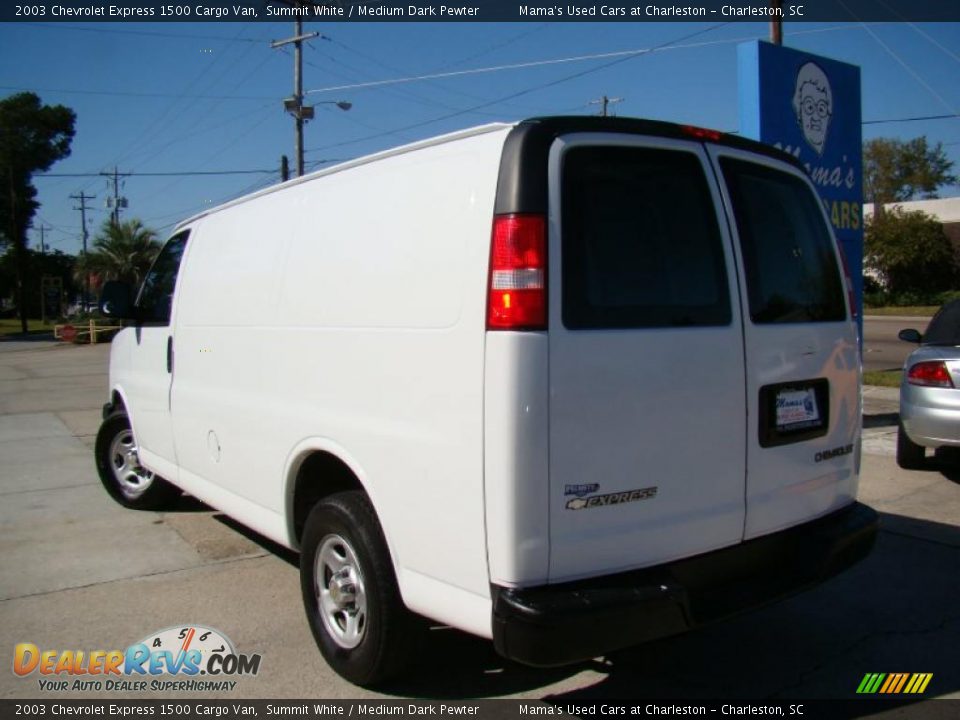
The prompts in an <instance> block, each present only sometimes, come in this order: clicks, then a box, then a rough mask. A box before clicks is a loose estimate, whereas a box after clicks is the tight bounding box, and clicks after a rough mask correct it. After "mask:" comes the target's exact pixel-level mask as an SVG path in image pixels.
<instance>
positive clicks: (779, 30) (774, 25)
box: [770, 0, 783, 45]
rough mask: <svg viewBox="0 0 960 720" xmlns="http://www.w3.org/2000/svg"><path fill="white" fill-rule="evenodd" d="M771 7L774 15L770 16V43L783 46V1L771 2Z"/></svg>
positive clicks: (771, 0)
mask: <svg viewBox="0 0 960 720" xmlns="http://www.w3.org/2000/svg"><path fill="white" fill-rule="evenodd" d="M770 7H771V9H773V10H774V13H773V14H772V15H771V16H770V17H771V20H770V42H772V43H773V44H774V45H783V17H782V16H781V15H780V13H781V12H783V0H770Z"/></svg>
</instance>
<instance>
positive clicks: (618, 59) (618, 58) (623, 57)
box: [308, 22, 730, 152]
mask: <svg viewBox="0 0 960 720" xmlns="http://www.w3.org/2000/svg"><path fill="white" fill-rule="evenodd" d="M729 24H730V22H723V23H717V24H716V25H711V26H710V27H708V28H704V29H701V30H697V31H695V32H692V33H688V34H687V35H683V36H681V37H679V38H677V39H675V40H668V41H667V42H665V43H663V44H661V45H656V46H654V47H651V48H648V49H645V50H633V51H629V52H627V53H626V54H625V53H623V52H620V53H608V54H607V57H611V56H615V57H614V59H613V60H611V61H609V62H605V63H602V64H600V65H596V66H594V67H592V68H587V69H586V70H581V71H579V72H575V73H573V74H571V75H566V76H564V77H561V78H557V79H556V80H551V81H549V82H545V83H540V84H539V85H533V86H531V87H528V88H526V89H524V90H519V91H518V92H514V93H510V94H509V95H505V96H503V97H501V98H497V99H494V100H490V101H489V102H485V103H481V104H479V105H476V106H474V107H471V108H467V109H465V110H460V111H457V112H453V113H449V114H447V115H443V116H440V117H435V118H431V119H429V120H423V121H421V122H417V123H413V124H411V125H405V126H404V127H402V128H396V129H395V130H393V131H391V132H390V134H392V133H394V132H403V131H406V130H413V129H415V128H420V127H423V126H425V125H432V124H433V123H437V122H442V121H444V120H449V119H451V118H454V117H458V116H460V115H465V114H467V113H470V112H473V111H474V110H480V109H482V108H485V107H490V106H491V105H497V104H499V103H501V102H503V101H505V100H513V99H514V98H518V97H522V96H524V95H528V94H530V93H532V92H536V91H538V90H545V89H547V88H550V87H554V86H555V85H560V84H561V83H565V82H569V81H570V80H575V79H577V78H580V77H584V76H586V75H590V74H592V73H595V72H599V71H601V70H606V69H607V68H610V67H613V66H614V65H619V64H621V63H624V62H627V61H628V60H633V59H634V58H637V57H640V56H642V55H648V54H650V53H654V52H656V51H657V50H660V49H663V48H666V47H673V46H676V44H677V43H682V42H683V41H684V40H688V39H690V38H694V37H697V36H698V35H704V34H706V33H708V32H713V31H714V30H716V29H718V28H721V27H725V26H726V25H729ZM384 134H386V133H380V134H379V135H371V136H367V137H362V138H356V139H354V140H345V141H343V142H339V143H333V144H330V145H324V146H322V147H319V148H313V149H312V150H308V152H317V151H319V150H327V149H330V148H335V147H342V146H344V145H353V144H356V143H359V142H365V141H368V140H376V139H378V138H380V137H382V136H383V135H384Z"/></svg>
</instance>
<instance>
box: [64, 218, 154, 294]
mask: <svg viewBox="0 0 960 720" xmlns="http://www.w3.org/2000/svg"><path fill="white" fill-rule="evenodd" d="M159 252H160V243H159V242H158V241H157V233H156V232H155V231H153V230H151V229H150V228H148V227H144V225H143V223H142V222H140V221H139V220H137V219H135V218H134V219H132V220H127V221H125V222H122V223H120V224H119V225H114V224H113V223H112V222H109V221H107V222H105V223H104V224H103V227H102V228H100V232H99V233H97V236H96V238H94V241H93V248H92V249H91V251H90V252H88V253H87V256H86V258H84V257H82V256H81V257H80V258H79V259H78V261H77V270H76V272H77V275H78V277H79V278H80V279H81V280H82V278H83V277H84V275H96V276H98V277H99V279H100V281H104V280H122V281H124V282H127V283H130V284H131V285H133V286H134V287H136V286H138V285H139V284H140V283H141V282H142V281H143V276H144V275H146V273H147V270H149V269H150V265H151V264H152V263H153V260H154V258H156V257H157V253H159Z"/></svg>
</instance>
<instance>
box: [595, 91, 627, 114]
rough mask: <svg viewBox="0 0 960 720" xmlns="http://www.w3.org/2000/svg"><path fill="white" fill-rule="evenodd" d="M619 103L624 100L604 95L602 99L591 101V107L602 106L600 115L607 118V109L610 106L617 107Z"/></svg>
mask: <svg viewBox="0 0 960 720" xmlns="http://www.w3.org/2000/svg"><path fill="white" fill-rule="evenodd" d="M618 102H623V98H619V97H615V98H612V97H607V96H606V95H604V96H602V97H600V98H599V99H597V100H591V101H590V104H591V105H600V106H601V108H600V115H601V117H607V114H608V113H607V108H608V106H609V105H616V104H617V103H618Z"/></svg>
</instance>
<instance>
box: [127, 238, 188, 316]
mask: <svg viewBox="0 0 960 720" xmlns="http://www.w3.org/2000/svg"><path fill="white" fill-rule="evenodd" d="M188 234H189V231H188V232H182V233H180V234H179V235H175V236H174V237H172V238H170V239H169V240H168V241H167V244H166V245H164V246H163V249H162V250H161V251H160V254H159V255H157V259H156V260H154V261H153V265H152V266H151V268H150V272H148V273H147V276H146V277H145V278H144V279H143V287H142V288H140V296H139V297H138V298H137V307H138V308H139V310H140V319H141V320H142V321H143V322H144V323H148V324H151V325H168V324H169V323H170V310H171V308H172V306H173V291H174V289H175V288H176V286H177V273H178V272H179V271H180V260H181V259H182V258H183V251H184V249H185V248H186V247H187V235H188Z"/></svg>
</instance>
